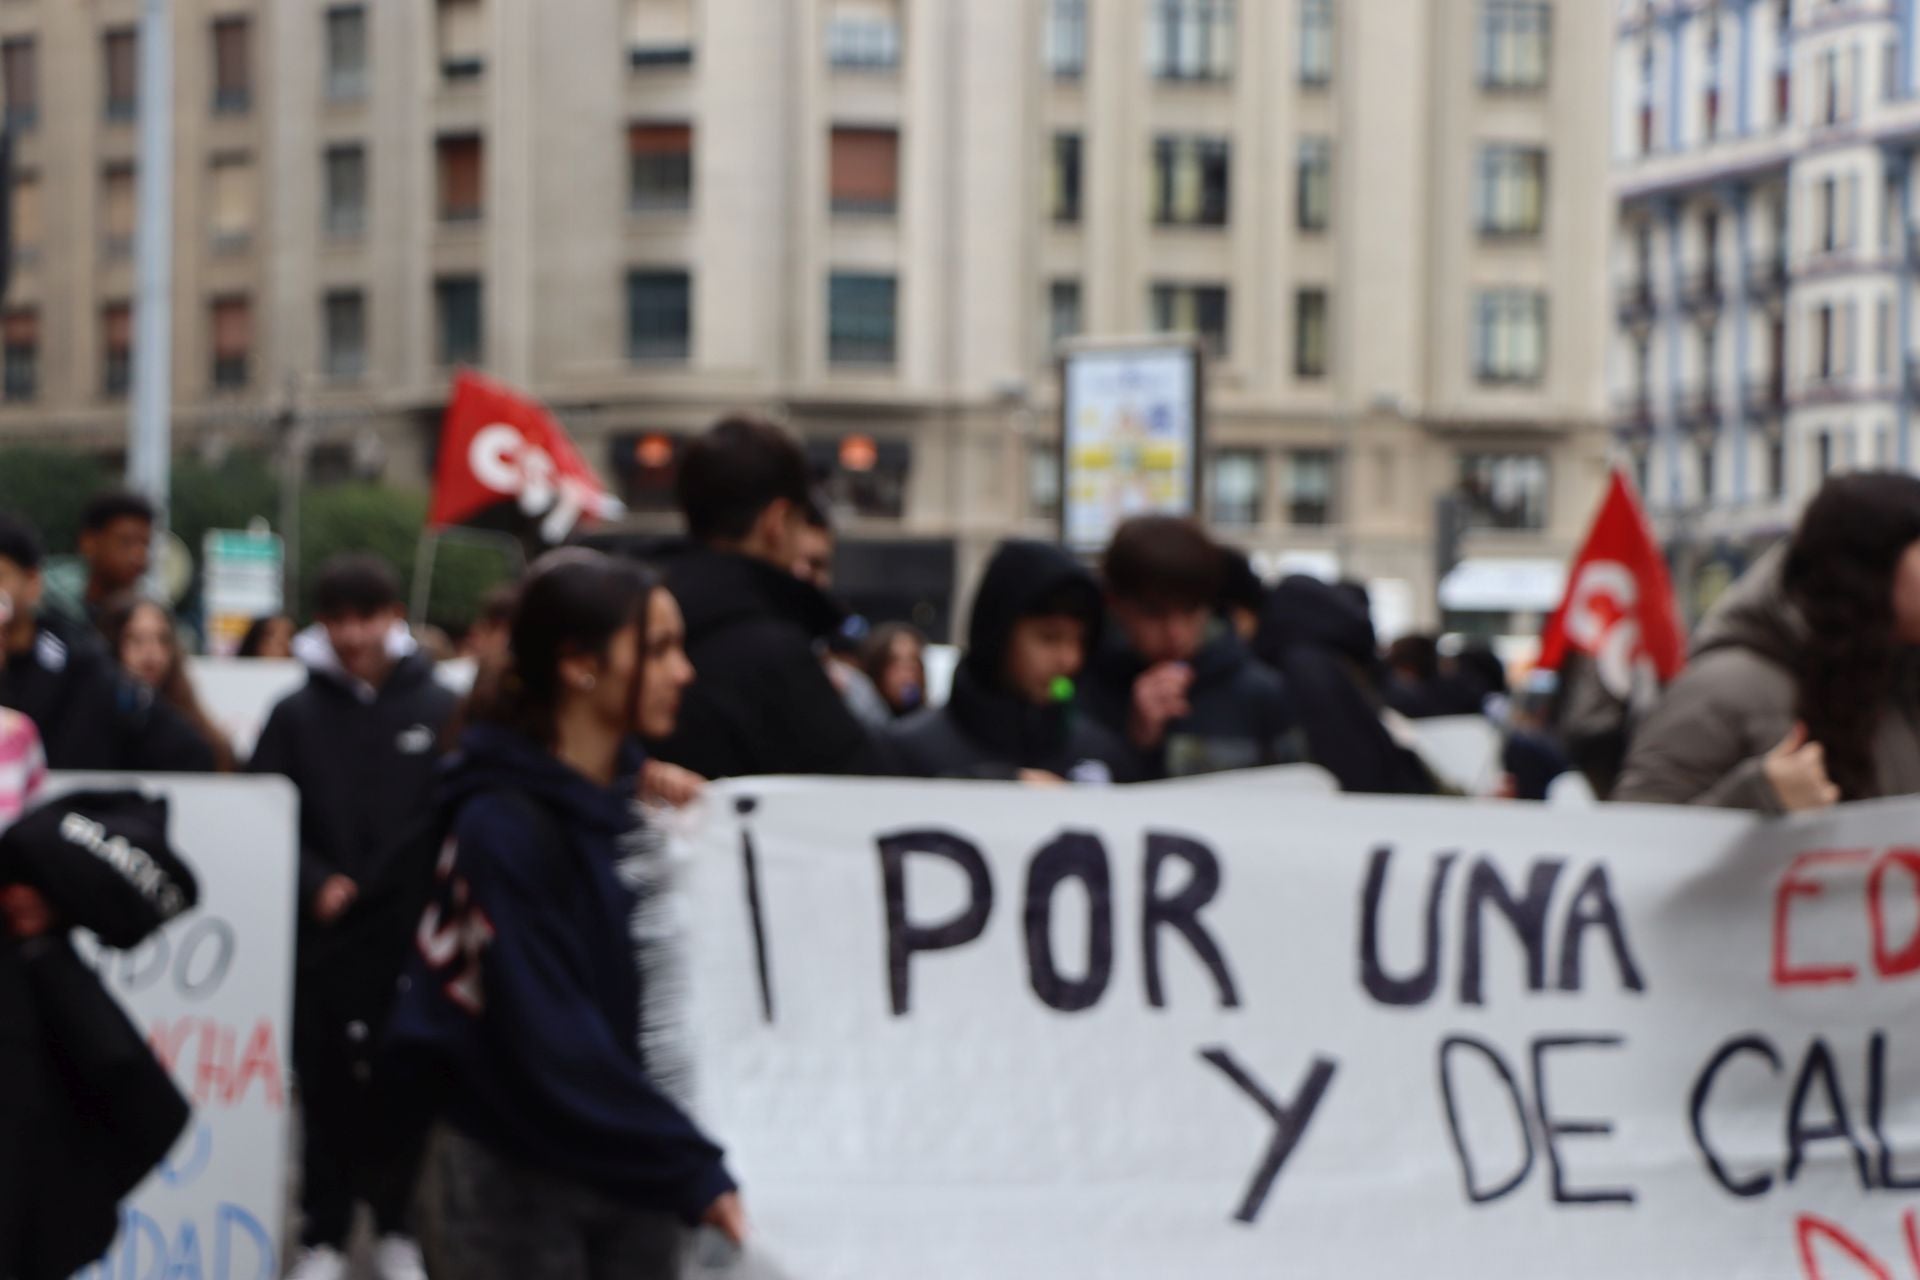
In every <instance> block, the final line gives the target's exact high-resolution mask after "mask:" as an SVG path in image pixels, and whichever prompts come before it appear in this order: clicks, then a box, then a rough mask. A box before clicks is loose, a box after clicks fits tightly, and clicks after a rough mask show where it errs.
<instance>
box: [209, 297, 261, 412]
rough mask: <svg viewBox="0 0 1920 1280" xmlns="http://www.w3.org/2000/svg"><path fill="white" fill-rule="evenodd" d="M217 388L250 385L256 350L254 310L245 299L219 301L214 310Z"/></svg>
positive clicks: (214, 355)
mask: <svg viewBox="0 0 1920 1280" xmlns="http://www.w3.org/2000/svg"><path fill="white" fill-rule="evenodd" d="M212 321H213V324H212V329H213V344H212V345H213V387H214V389H215V390H216V391H233V390H237V389H239V388H241V387H244V386H246V385H247V357H248V355H249V354H251V352H252V350H253V308H252V307H251V306H250V305H249V304H248V302H247V300H246V299H245V298H242V297H229V298H215V299H214V300H213V308H212Z"/></svg>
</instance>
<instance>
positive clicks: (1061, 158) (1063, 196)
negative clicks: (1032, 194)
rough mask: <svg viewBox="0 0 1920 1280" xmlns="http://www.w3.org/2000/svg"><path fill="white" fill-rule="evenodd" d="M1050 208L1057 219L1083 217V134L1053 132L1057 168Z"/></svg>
mask: <svg viewBox="0 0 1920 1280" xmlns="http://www.w3.org/2000/svg"><path fill="white" fill-rule="evenodd" d="M1051 178H1052V186H1051V192H1052V196H1051V199H1050V200H1049V201H1048V212H1049V214H1050V215H1051V216H1052V218H1053V220H1054V221H1055V222H1060V223H1074V222H1078V221H1080V135H1079V134H1077V133H1056V134H1054V135H1053V169H1052V173H1051Z"/></svg>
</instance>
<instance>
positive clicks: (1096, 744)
mask: <svg viewBox="0 0 1920 1280" xmlns="http://www.w3.org/2000/svg"><path fill="white" fill-rule="evenodd" d="M1100 614H1101V610H1100V587H1099V584H1098V583H1096V582H1095V581H1094V578H1093V575H1092V574H1091V573H1089V572H1088V571H1087V570H1086V569H1084V568H1083V567H1081V565H1080V564H1079V563H1078V562H1077V561H1075V560H1074V559H1073V557H1072V556H1070V555H1068V554H1067V553H1066V552H1065V551H1062V550H1061V549H1060V548H1058V547H1055V546H1051V545H1049V544H1047V543H1043V542H1006V543H1002V544H1001V546H1000V549H999V550H998V551H997V552H995V553H994V557H993V560H992V562H991V563H989V564H988V565H987V572H986V576H985V577H984V578H982V579H981V581H980V589H979V590H978V591H977V592H975V593H974V597H973V614H972V617H971V618H970V620H969V623H968V628H967V655H966V657H965V658H964V659H963V660H962V661H961V663H960V665H959V667H958V668H957V669H956V670H955V671H954V676H953V689H952V692H951V693H950V694H949V695H948V698H947V704H946V705H945V706H943V707H928V708H925V709H924V710H921V711H919V712H916V713H915V714H913V715H911V716H909V717H907V718H906V719H904V720H900V721H896V722H895V723H894V724H893V725H892V726H890V727H889V729H888V731H887V734H888V743H889V745H890V747H891V749H892V755H893V758H894V762H895V764H896V766H897V767H898V768H899V770H900V771H901V772H902V773H904V774H906V775H907V776H909V777H919V778H997V779H1019V780H1022V781H1028V782H1058V781H1061V780H1063V779H1072V780H1074V781H1099V782H1108V781H1119V782H1124V781H1127V780H1128V777H1129V770H1130V768H1131V758H1130V757H1131V753H1130V752H1129V751H1128V750H1127V747H1126V744H1125V743H1123V742H1122V741H1121V740H1120V739H1119V738H1118V737H1116V736H1115V735H1114V734H1113V733H1112V732H1110V731H1109V730H1108V729H1106V728H1105V727H1104V726H1103V725H1101V724H1099V723H1098V722H1097V721H1095V720H1093V719H1091V718H1089V717H1088V716H1087V715H1085V714H1084V713H1083V712H1082V711H1081V710H1080V708H1079V706H1078V705H1077V701H1076V699H1075V696H1074V693H1075V689H1074V683H1073V682H1074V678H1075V677H1076V676H1078V675H1079V674H1080V669H1081V666H1082V665H1083V663H1084V662H1085V660H1086V654H1087V651H1088V650H1089V649H1090V648H1091V647H1092V646H1093V644H1094V642H1095V640H1096V638H1097V637H1098V636H1099V633H1100V622H1101V616H1100Z"/></svg>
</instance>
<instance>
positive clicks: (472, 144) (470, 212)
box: [434, 133, 486, 222]
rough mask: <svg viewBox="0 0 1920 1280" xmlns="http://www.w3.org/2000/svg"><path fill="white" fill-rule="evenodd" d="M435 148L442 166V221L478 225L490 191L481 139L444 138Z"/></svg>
mask: <svg viewBox="0 0 1920 1280" xmlns="http://www.w3.org/2000/svg"><path fill="white" fill-rule="evenodd" d="M434 147H435V151H436V152H437V155H438V160H439V166H440V221H442V222H478V221H479V220H480V216H481V212H482V210H483V209H484V208H485V190H486V180H485V173H484V166H485V159H484V153H483V151H482V149H481V145H480V137H479V135H478V134H471V133H469V134H458V135H453V136H443V137H441V138H440V139H439V141H437V142H436V143H435V144H434Z"/></svg>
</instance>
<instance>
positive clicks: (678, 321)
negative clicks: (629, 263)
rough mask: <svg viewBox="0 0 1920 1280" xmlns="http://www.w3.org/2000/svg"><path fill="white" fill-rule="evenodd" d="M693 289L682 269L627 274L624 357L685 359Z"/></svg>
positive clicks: (688, 344) (687, 349) (688, 340)
mask: <svg viewBox="0 0 1920 1280" xmlns="http://www.w3.org/2000/svg"><path fill="white" fill-rule="evenodd" d="M692 315H693V303H692V288H691V285H690V284H689V281H688V277H687V273H686V272H684V271H630V272H628V273H627V359H629V360H631V361H632V362H633V363H635V364H640V363H642V362H643V361H648V360H685V359H686V358H687V352H688V351H689V350H690V348H691V345H692V334H693V324H692Z"/></svg>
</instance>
